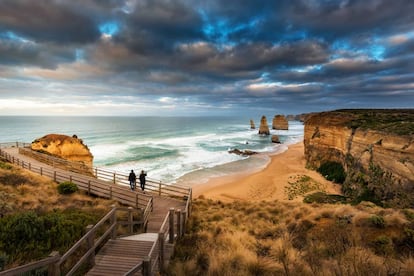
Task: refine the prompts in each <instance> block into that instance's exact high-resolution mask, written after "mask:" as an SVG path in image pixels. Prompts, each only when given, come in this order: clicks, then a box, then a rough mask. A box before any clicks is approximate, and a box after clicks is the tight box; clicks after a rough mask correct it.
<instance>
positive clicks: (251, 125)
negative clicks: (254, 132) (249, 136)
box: [250, 119, 256, 129]
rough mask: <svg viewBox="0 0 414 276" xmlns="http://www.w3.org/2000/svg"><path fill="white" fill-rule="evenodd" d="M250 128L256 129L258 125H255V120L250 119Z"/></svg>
mask: <svg viewBox="0 0 414 276" xmlns="http://www.w3.org/2000/svg"><path fill="white" fill-rule="evenodd" d="M250 129H256V126H255V125H254V121H253V120H252V119H250Z"/></svg>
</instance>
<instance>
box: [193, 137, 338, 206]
mask: <svg viewBox="0 0 414 276" xmlns="http://www.w3.org/2000/svg"><path fill="white" fill-rule="evenodd" d="M305 164H306V162H305V156H304V145H303V142H300V143H297V144H294V145H290V146H289V148H288V150H287V151H285V152H283V153H281V154H277V155H273V156H271V161H270V163H269V164H268V166H267V167H266V168H264V169H263V170H261V171H259V172H256V173H252V174H247V173H242V172H241V173H239V174H235V175H230V176H225V177H218V178H213V179H210V180H209V181H208V182H207V183H204V184H200V185H196V186H193V195H194V198H197V197H198V196H200V195H203V196H205V197H206V198H211V199H215V200H222V201H232V200H249V201H256V200H258V201H260V200H281V201H284V200H288V198H287V194H286V193H285V186H287V185H289V182H294V181H295V179H297V178H298V177H300V176H303V175H306V176H309V177H311V178H312V179H313V180H315V181H316V182H317V183H319V184H320V185H321V186H323V187H324V190H325V191H326V192H328V193H336V194H338V193H340V187H339V185H337V184H334V183H332V182H330V181H327V180H326V179H325V178H323V177H322V176H321V175H320V174H319V173H317V172H316V171H312V170H309V169H306V168H305ZM302 199H303V197H301V196H299V197H297V198H295V199H293V200H294V201H302Z"/></svg>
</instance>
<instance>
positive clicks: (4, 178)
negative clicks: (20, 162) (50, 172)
mask: <svg viewBox="0 0 414 276" xmlns="http://www.w3.org/2000/svg"><path fill="white" fill-rule="evenodd" d="M28 182H29V183H30V180H29V178H27V177H26V176H24V175H22V174H20V173H14V172H7V173H4V174H3V175H1V176H0V183H1V184H4V185H8V186H18V185H22V184H24V183H28Z"/></svg>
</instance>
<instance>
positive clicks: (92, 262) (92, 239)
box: [86, 224, 95, 266]
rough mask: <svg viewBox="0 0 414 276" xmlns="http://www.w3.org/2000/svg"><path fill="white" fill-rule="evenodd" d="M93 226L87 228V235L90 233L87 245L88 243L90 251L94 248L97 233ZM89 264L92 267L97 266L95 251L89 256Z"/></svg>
mask: <svg viewBox="0 0 414 276" xmlns="http://www.w3.org/2000/svg"><path fill="white" fill-rule="evenodd" d="M92 228H93V225H92V224H89V225H88V226H86V233H88V238H87V243H88V250H89V249H91V248H92V247H94V245H95V231H94V230H92ZM89 264H90V265H91V266H94V265H95V250H92V252H91V254H90V255H89Z"/></svg>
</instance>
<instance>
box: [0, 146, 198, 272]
mask: <svg viewBox="0 0 414 276" xmlns="http://www.w3.org/2000/svg"><path fill="white" fill-rule="evenodd" d="M3 145H4V143H3V144H0V155H1V156H4V157H5V158H6V159H7V160H9V161H11V162H13V163H17V164H19V165H20V166H22V167H23V168H27V169H29V170H31V171H33V172H36V173H39V174H41V175H45V176H49V177H52V178H54V180H55V181H57V180H60V181H66V180H68V179H69V180H70V181H73V182H74V183H76V184H77V185H78V187H79V188H80V189H84V190H87V191H88V192H89V193H95V194H97V195H105V193H106V190H102V189H100V190H96V189H99V188H95V187H98V186H96V185H97V184H98V183H99V181H109V182H112V181H113V182H114V184H116V185H115V186H113V185H107V187H108V190H107V191H108V192H110V196H107V197H112V193H113V192H114V193H119V192H120V191H117V190H116V189H115V190H114V188H116V187H122V185H119V184H124V185H127V187H128V186H129V183H128V181H127V178H128V176H127V175H126V174H122V173H117V172H109V171H106V170H102V169H99V168H95V169H94V172H95V173H96V174H95V177H96V179H95V180H94V179H89V180H88V181H86V183H85V181H84V180H83V179H82V177H80V176H79V177H78V176H77V175H76V174H71V175H70V176H69V177H68V176H67V174H65V175H62V174H61V173H60V172H59V171H57V170H50V169H47V168H43V167H39V166H36V165H34V164H31V163H25V162H23V161H20V160H19V159H17V158H15V157H13V156H11V155H10V154H8V153H7V152H5V151H3V150H2V149H1V148H2V147H3ZM19 145H24V144H23V143H15V144H13V143H6V146H8V147H15V146H16V147H19ZM99 174H101V175H106V177H103V178H104V179H102V177H101V178H100V179H101V180H100V179H98V176H99ZM107 183H108V182H107ZM146 189H147V190H148V191H149V192H150V193H151V192H154V193H156V194H157V195H166V196H169V197H180V198H181V199H184V200H185V201H186V204H185V209H184V211H182V212H180V213H178V212H177V220H178V216H179V218H180V219H179V220H178V221H180V220H183V221H182V222H179V223H177V225H176V226H177V235H174V228H175V227H174V226H175V223H174V217H175V215H174V212H175V211H174V210H172V212H171V211H170V212H169V213H168V214H167V215H166V217H165V218H164V221H163V223H162V225H161V227H160V232H159V235H160V236H159V237H163V238H164V239H165V237H166V236H165V234H166V232H167V231H168V232H169V233H170V235H169V236H170V239H171V238H172V240H170V242H171V241H172V242H173V241H174V240H175V239H177V238H179V237H180V236H181V235H183V234H184V230H185V229H184V228H185V222H186V220H187V218H188V217H189V216H190V212H191V204H192V189H191V188H189V187H183V186H180V185H168V184H164V183H161V182H160V181H158V182H157V181H154V180H151V179H149V180H148V181H147V185H146ZM119 196H121V194H119ZM138 196H139V198H141V199H142V200H143V201H146V204H140V205H141V206H145V208H143V209H141V210H142V225H143V226H144V227H145V226H146V225H147V222H148V218H149V215H150V213H151V211H152V210H153V197H152V196H149V195H147V194H141V193H136V199H135V201H134V204H131V205H132V206H135V207H138V206H139V202H138ZM114 199H115V198H114ZM117 210H122V211H125V208H124V209H122V208H113V209H112V210H111V211H110V212H108V214H106V215H105V216H104V217H103V218H102V219H101V220H100V221H99V222H98V223H97V224H96V225H95V226H93V227H92V228H91V229H90V231H89V232H87V233H86V234H85V235H84V237H82V238H81V239H80V240H79V241H78V242H76V243H75V245H74V246H72V248H71V249H69V250H68V251H67V252H66V253H65V254H64V255H63V256H62V257H60V258H59V259H58V260H59V261H55V262H56V263H57V264H58V266H60V265H61V264H62V263H63V262H65V261H66V260H67V258H68V257H69V256H70V255H71V254H73V253H74V252H76V250H77V249H78V248H79V246H80V244H81V243H83V242H86V241H87V240H88V237H89V236H90V235H93V234H94V233H95V232H96V230H97V229H98V228H99V227H101V226H102V225H103V224H104V223H105V222H106V221H107V220H108V219H111V217H112V215H113V214H114V212H116V211H117ZM171 219H172V221H171ZM167 222H169V223H167ZM130 223H136V222H133V221H132V220H131V221H129V222H121V221H119V222H117V221H116V220H114V221H112V220H111V224H110V226H109V227H108V229H107V230H106V231H105V233H104V234H102V235H101V236H100V238H99V239H98V240H97V241H96V242H95V243H94V245H93V246H92V247H90V248H89V249H88V251H87V252H86V253H85V254H84V255H83V256H82V257H81V259H80V260H79V261H78V262H77V263H76V264H75V266H73V267H72V269H71V270H70V271H69V273H73V272H75V271H76V270H77V269H78V268H79V267H80V266H81V265H82V263H84V262H85V261H86V260H88V259H89V256H90V255H91V254H92V253H93V252H94V250H96V248H98V247H99V246H100V245H101V243H103V242H104V241H105V240H106V239H107V238H108V236H109V235H110V234H111V233H113V231H116V227H117V225H129V224H130ZM138 223H140V222H138ZM171 223H172V224H171ZM170 224H171V225H172V226H171V225H170ZM171 231H172V233H171ZM171 234H172V235H171ZM158 240H159V239H158ZM158 240H157V242H155V243H154V244H153V246H152V247H151V252H150V254H149V255H148V262H147V263H145V262H144V263H140V264H137V265H136V266H135V267H134V268H132V269H131V270H130V271H129V272H128V273H126V274H125V275H132V273H135V272H137V271H138V270H139V269H142V270H143V273H144V271H146V272H147V273H152V270H153V267H151V263H152V266H155V265H156V262H157V258H158V257H159V256H163V254H164V252H161V251H162V250H164V249H163V248H161V245H162V243H161V245H159V244H160V242H159V241H158ZM157 246H159V247H160V250H159V251H158V254H155V252H157V251H156V248H157ZM159 265H160V269H161V268H162V266H163V263H161V262H160V263H159ZM2 273H3V272H2ZM0 275H3V274H1V273H0ZM4 275H8V274H4ZM68 275H70V274H68Z"/></svg>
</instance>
